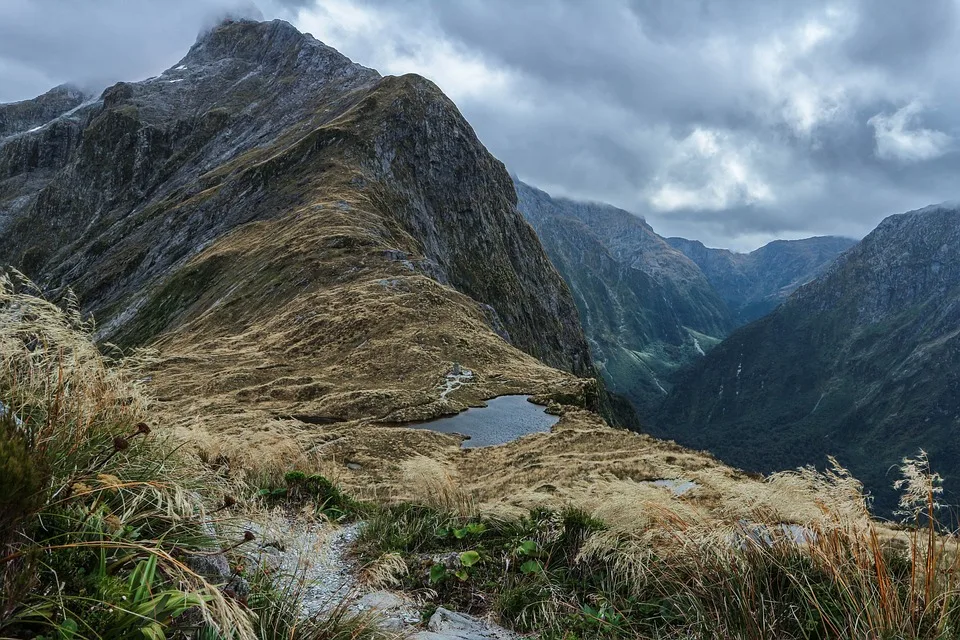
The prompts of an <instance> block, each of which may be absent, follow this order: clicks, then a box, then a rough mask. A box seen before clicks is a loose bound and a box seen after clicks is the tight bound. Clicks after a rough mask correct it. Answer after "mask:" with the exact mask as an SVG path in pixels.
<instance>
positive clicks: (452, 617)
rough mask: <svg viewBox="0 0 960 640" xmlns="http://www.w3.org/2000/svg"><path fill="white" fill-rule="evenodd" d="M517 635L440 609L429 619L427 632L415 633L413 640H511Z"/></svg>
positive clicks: (466, 616) (463, 615) (472, 618)
mask: <svg viewBox="0 0 960 640" xmlns="http://www.w3.org/2000/svg"><path fill="white" fill-rule="evenodd" d="M519 637H520V636H518V635H517V634H515V633H513V632H512V631H508V630H506V629H504V628H503V627H500V626H497V625H495V624H491V623H488V622H483V621H481V620H477V619H476V618H474V617H472V616H468V615H465V614H462V613H456V612H454V611H450V610H448V609H444V608H443V607H440V608H438V609H437V610H436V612H435V613H434V614H433V615H432V616H431V617H430V622H429V623H428V624H427V631H421V632H420V633H415V634H413V635H412V636H411V638H413V639H415V640H513V639H514V638H519Z"/></svg>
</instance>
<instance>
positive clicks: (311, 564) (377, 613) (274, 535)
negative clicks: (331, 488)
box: [251, 517, 520, 640]
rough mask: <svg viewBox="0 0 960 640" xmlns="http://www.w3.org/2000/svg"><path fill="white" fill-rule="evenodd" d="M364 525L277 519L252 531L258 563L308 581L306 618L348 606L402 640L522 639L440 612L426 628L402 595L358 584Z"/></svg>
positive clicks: (470, 620)
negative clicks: (354, 551) (357, 546)
mask: <svg viewBox="0 0 960 640" xmlns="http://www.w3.org/2000/svg"><path fill="white" fill-rule="evenodd" d="M361 527H363V523H354V524H349V525H342V526H341V525H333V524H328V523H317V522H304V521H298V520H289V519H286V518H283V517H277V518H275V519H272V520H270V521H268V522H267V523H265V524H264V523H261V524H256V525H252V528H253V529H254V530H255V533H256V534H258V535H257V539H258V540H260V544H259V547H258V550H257V551H256V553H255V556H256V557H253V558H251V559H252V560H254V561H257V562H263V563H265V564H266V565H267V566H268V567H269V568H270V569H271V570H274V571H279V572H281V573H282V574H284V575H290V576H292V579H295V580H302V581H303V596H304V599H303V614H304V616H308V615H314V614H318V613H321V614H322V613H323V612H324V611H329V610H332V609H334V608H336V607H338V606H342V605H343V603H346V606H347V608H348V610H349V611H351V612H354V613H357V614H373V615H374V617H375V618H376V619H377V622H378V625H379V626H380V627H381V628H382V629H383V630H384V631H385V632H388V633H394V634H396V637H397V638H410V639H411V640H515V639H518V638H519V637H520V636H518V635H516V634H514V633H512V632H510V631H508V630H506V629H503V628H502V627H499V626H497V625H494V624H491V623H487V622H484V621H482V620H478V619H476V618H474V617H472V616H467V615H464V614H460V613H456V612H453V611H449V610H447V609H444V608H442V607H441V608H439V609H437V611H436V612H435V613H434V614H433V616H431V618H430V620H429V621H428V622H427V623H426V625H423V624H421V615H420V611H419V609H418V607H417V606H416V604H415V603H414V602H413V601H412V600H410V599H409V598H407V597H406V596H405V595H404V594H402V593H397V592H392V591H384V590H371V589H370V588H368V587H366V586H364V585H363V584H362V583H361V581H360V580H359V579H358V575H359V567H358V566H357V563H356V562H355V561H354V560H353V558H352V557H351V556H350V548H351V546H352V545H353V543H354V542H355V541H356V540H357V538H358V536H359V535H360V530H361Z"/></svg>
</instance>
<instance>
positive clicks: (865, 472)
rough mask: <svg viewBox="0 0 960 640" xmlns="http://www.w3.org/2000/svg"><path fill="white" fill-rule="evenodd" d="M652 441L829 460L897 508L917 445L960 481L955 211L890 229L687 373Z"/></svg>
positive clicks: (934, 210)
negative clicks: (896, 486) (898, 470)
mask: <svg viewBox="0 0 960 640" xmlns="http://www.w3.org/2000/svg"><path fill="white" fill-rule="evenodd" d="M654 426H655V429H654V431H655V432H656V433H660V434H661V435H665V434H669V435H670V437H673V438H676V439H677V440H678V441H680V442H683V443H686V444H689V445H692V446H696V447H703V448H707V449H709V450H711V451H712V452H714V453H715V454H717V455H718V456H720V457H722V458H724V459H725V460H727V461H729V462H731V463H733V464H736V465H740V466H743V467H746V468H752V469H756V470H763V469H780V468H789V467H793V466H797V465H800V464H807V463H816V464H820V463H823V462H824V460H825V456H827V455H828V454H833V455H835V456H836V457H837V458H838V459H839V461H840V462H841V463H842V464H844V465H847V466H848V467H849V468H850V469H851V471H852V472H853V473H854V474H855V475H856V476H857V477H859V478H861V479H862V480H864V481H865V483H866V484H867V486H868V487H870V488H871V489H872V490H873V491H874V493H875V494H876V496H877V506H878V508H879V509H880V510H881V511H885V512H889V510H890V509H891V508H892V507H893V506H894V504H895V503H894V498H893V495H892V493H891V491H890V488H889V487H890V483H891V482H892V478H893V476H892V475H891V473H892V472H890V469H891V468H892V467H894V466H895V465H897V464H898V462H899V460H900V459H901V458H902V457H903V456H905V455H913V454H916V452H917V449H918V448H921V447H922V448H924V449H926V450H927V451H928V452H929V454H930V458H931V461H932V466H933V467H934V468H935V469H937V470H938V471H941V472H942V473H943V474H944V476H945V478H946V481H947V486H948V487H952V488H953V490H956V488H957V480H958V479H960V463H958V460H960V457H958V454H960V448H958V445H957V437H956V435H957V429H958V427H960V209H958V207H957V206H955V205H940V206H933V207H928V208H926V209H921V210H918V211H913V212H909V213H905V214H901V215H895V216H891V217H889V218H887V219H885V220H884V221H883V222H882V223H881V224H880V225H879V226H878V227H877V228H876V230H874V231H873V232H872V233H871V234H870V235H868V236H867V237H866V238H864V239H863V240H862V241H861V242H860V243H859V244H858V245H857V246H855V247H853V248H852V249H850V250H849V251H847V252H846V253H844V254H843V255H841V256H840V258H839V259H838V260H837V261H836V262H835V263H834V264H833V265H832V266H831V267H830V268H829V269H828V270H827V271H826V272H825V273H823V274H822V275H821V276H820V277H819V278H818V279H817V280H815V281H814V282H812V283H809V284H807V285H805V286H803V287H801V288H800V289H798V290H797V291H796V292H795V293H794V294H793V295H792V296H790V297H789V298H788V299H787V301H786V302H785V303H784V304H783V305H782V306H780V307H779V308H778V309H776V310H775V311H774V312H773V313H771V314H770V315H768V316H766V317H764V318H761V319H760V320H758V321H756V322H754V323H753V324H750V325H747V326H746V327H743V328H742V329H740V330H738V331H736V332H735V333H733V335H731V336H730V337H729V338H727V339H726V340H725V341H724V342H722V343H721V344H720V345H719V346H717V347H716V348H715V349H714V350H713V351H711V352H710V354H709V355H708V356H707V357H706V358H703V359H702V360H701V361H699V362H698V363H696V364H695V365H694V366H693V367H692V368H691V369H690V370H688V371H687V372H686V373H685V375H684V377H683V378H682V380H681V381H680V382H678V384H677V385H676V386H675V387H674V389H673V390H672V391H671V393H670V395H669V397H668V398H667V399H666V401H665V403H664V407H663V409H662V412H661V415H660V416H659V420H658V421H657V422H656V423H655V425H654Z"/></svg>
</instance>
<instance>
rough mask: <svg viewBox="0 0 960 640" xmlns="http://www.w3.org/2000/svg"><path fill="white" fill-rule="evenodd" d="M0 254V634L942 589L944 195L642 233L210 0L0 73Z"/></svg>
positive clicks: (760, 619)
mask: <svg viewBox="0 0 960 640" xmlns="http://www.w3.org/2000/svg"><path fill="white" fill-rule="evenodd" d="M0 267H2V270H0V636H3V637H16V638H21V637H23V638H27V637H39V638H54V637H56V638H78V639H79V638H81V637H82V638H117V639H120V638H151V639H154V638H178V639H183V638H189V639H195V638H196V639H199V638H203V639H209V640H227V639H228V638H229V639H231V640H236V639H240V640H266V639H268V638H270V639H276V638H287V639H290V640H323V639H331V638H356V639H358V640H360V639H365V638H367V639H369V638H387V637H410V638H420V639H421V640H445V639H446V640H456V639H460V640H463V639H474V638H501V639H506V638H509V639H514V638H520V637H541V638H544V639H550V638H555V639H557V640H560V639H563V640H573V639H579V638H583V639H586V638H623V639H627V638H638V637H642V638H681V637H683V638H707V637H729V638H749V639H751V640H752V639H762V638H770V639H774V638H777V639H779V638H811V637H815V638H847V637H853V638H876V637H889V638H893V637H908V638H929V639H931V640H932V639H933V638H947V637H956V629H960V605H958V604H957V603H958V602H960V600H958V599H957V598H956V597H955V596H956V594H957V593H960V572H957V571H956V561H955V559H956V558H958V557H960V549H958V543H957V541H956V539H955V537H949V536H942V535H941V534H942V533H943V526H942V525H943V523H938V522H937V521H936V517H935V513H934V511H935V507H936V505H937V500H939V499H940V497H939V493H938V491H939V484H938V483H939V477H938V476H936V475H934V474H933V473H932V472H931V471H930V469H929V468H927V467H926V463H927V459H926V458H925V457H924V455H923V454H921V455H920V457H919V458H916V459H915V460H913V461H910V460H906V461H904V460H903V459H904V458H909V457H914V456H917V455H918V450H920V449H923V450H925V451H926V452H928V453H929V462H930V463H931V465H932V468H933V469H935V470H936V471H939V472H940V473H942V474H943V479H944V482H945V486H946V488H947V490H948V491H947V495H948V496H950V497H953V496H955V495H956V492H957V491H958V490H960V450H958V447H957V444H956V443H957V441H958V440H957V433H958V429H960V207H958V206H955V205H949V204H943V205H936V206H930V207H927V208H925V209H921V210H918V211H912V212H909V213H904V214H900V215H893V216H890V217H888V218H886V219H885V220H884V221H883V222H882V223H881V224H880V225H879V226H878V227H877V228H876V229H875V230H874V231H873V232H872V233H870V234H869V235H867V236H866V237H865V238H864V239H863V240H861V241H859V242H858V241H856V240H853V239H848V238H840V237H812V238H807V239H802V240H778V241H775V242H771V243H770V244H767V245H765V246H763V247H760V248H759V249H757V250H755V251H752V252H750V253H736V252H732V251H728V250H725V249H714V248H708V247H706V246H705V245H704V244H703V243H701V242H699V241H697V240H691V239H684V238H675V237H669V238H665V237H662V236H660V235H658V234H657V233H656V232H655V231H654V229H653V228H652V227H651V226H650V225H649V224H647V222H646V220H645V219H644V218H643V217H641V216H639V215H636V214H634V213H631V212H628V211H624V210H622V209H618V208H616V207H613V206H610V205H607V204H601V203H594V202H580V201H575V200H570V199H566V198H560V197H552V196H550V195H548V194H547V193H545V192H544V191H541V190H539V189H537V188H536V187H533V186H531V185H529V184H526V183H525V182H523V181H521V179H520V177H517V176H511V174H510V172H509V171H508V168H507V167H506V166H505V165H504V164H503V163H502V162H500V161H499V160H498V159H497V158H495V157H494V156H493V155H492V154H491V153H490V152H489V151H488V150H487V149H486V148H485V147H484V146H483V144H482V143H481V141H480V140H479V138H478V136H477V135H476V133H475V132H474V130H473V128H472V127H471V125H470V124H469V123H468V122H467V120H466V119H465V118H464V117H463V115H462V114H461V113H460V111H459V110H458V108H457V106H456V105H455V104H454V103H453V102H452V101H451V100H450V99H449V98H447V96H446V95H444V93H443V92H442V91H441V88H439V87H438V86H437V85H435V84H434V83H433V82H431V81H430V80H427V79H425V78H423V77H421V76H418V75H415V74H408V75H402V76H382V75H381V74H380V73H379V72H377V71H375V70H373V69H369V68H366V67H363V66H361V65H359V64H356V63H354V62H352V61H351V60H349V59H348V58H347V57H345V56H344V55H342V54H341V53H339V52H338V51H336V50H334V49H333V48H331V47H329V46H327V45H325V44H323V43H321V42H319V41H318V40H316V39H315V38H314V37H312V36H311V35H309V34H304V33H301V32H300V31H298V30H297V29H296V28H295V27H294V26H292V25H290V24H288V23H287V22H284V21H281V20H274V21H269V22H262V21H256V20H248V19H233V18H230V19H225V20H223V21H221V22H219V23H217V24H216V25H215V26H213V27H212V28H210V29H208V30H205V31H203V32H202V33H201V34H200V35H199V37H198V38H197V40H196V43H195V44H194V45H193V46H192V47H191V48H190V50H189V51H188V52H187V53H186V55H185V56H184V57H183V58H182V59H181V60H179V61H178V62H176V64H174V65H172V66H171V67H170V68H169V69H167V70H166V71H164V72H163V73H161V74H160V75H157V76H155V77H152V78H149V79H146V80H141V81H131V82H119V83H116V84H114V85H112V86H110V87H108V88H106V89H105V90H103V91H102V92H100V93H97V94H89V93H86V92H84V91H82V90H80V89H77V88H74V87H72V86H59V87H56V88H54V89H51V90H50V91H49V92H47V93H45V94H43V95H41V96H39V97H37V98H34V99H32V100H26V101H22V102H17V103H12V104H3V105H0ZM504 396H514V397H510V398H504ZM516 396H521V397H516ZM488 401H489V404H488ZM463 412H467V413H466V414H464V413H463ZM482 412H486V413H482ZM467 416H469V420H468V419H466V417H467ZM461 418H464V419H463V420H461ZM437 419H442V420H437ZM434 420H437V422H432V421H434ZM452 421H457V422H455V423H453V422H452ZM508 421H510V422H511V428H510V429H501V428H500V427H502V426H503V425H502V424H500V422H504V423H506V422H508ZM468 422H469V424H470V425H471V427H470V428H472V429H474V431H473V434H474V435H473V436H471V435H470V433H468V432H467V430H466V427H463V428H461V427H460V425H466V424H467V423H468ZM495 423H496V424H495ZM451 424H453V426H451ZM517 424H518V425H519V426H518V427H517V426H516V425H517ZM440 425H443V427H442V428H441V426H440ZM514 427H516V428H514ZM501 432H503V433H508V436H507V437H503V438H501V439H499V440H496V439H495V436H499V434H500V433H501ZM478 433H479V435H481V436H484V437H476V435H477V434H478ZM486 436H490V437H489V438H487V437H486ZM471 438H473V440H474V442H473V443H471V442H470V440H471ZM491 442H492V443H493V444H490V443H491ZM471 445H475V446H471ZM830 456H833V457H834V458H835V461H834V462H829V463H828V460H829V459H830ZM898 467H900V468H899V469H898ZM848 470H849V471H848ZM901 475H902V476H903V478H904V482H905V484H904V485H902V486H906V495H907V498H908V500H907V503H908V507H909V506H911V505H913V507H912V508H914V509H915V510H914V511H911V514H913V515H914V516H916V517H914V518H913V519H912V520H911V521H910V522H901V523H898V524H897V525H896V526H894V525H893V524H891V523H889V522H881V521H880V520H878V518H877V517H878V516H890V515H891V514H892V513H893V511H894V509H895V507H896V506H897V500H898V497H902V494H900V495H899V496H898V494H896V493H894V491H893V489H892V485H893V482H894V481H895V480H897V479H898V478H900V477H901ZM861 482H862V483H863V484H861ZM864 487H865V488H866V493H865V491H864ZM917 487H920V488H921V489H917ZM867 493H869V494H870V495H869V496H868V495H867ZM917 496H920V498H919V499H916V498H917ZM870 497H872V498H874V502H873V510H872V511H871V509H870V504H871V502H870ZM910 500H913V502H911V501H910ZM918 500H919V501H918ZM916 504H919V505H920V507H916V506H915V505H916ZM901 506H902V504H901ZM917 509H919V510H917ZM8 514H10V515H8ZM948 545H952V546H948ZM944 549H947V551H944ZM318 567H319V568H318ZM921 581H922V582H923V588H920V586H918V585H920V582H921ZM520 633H523V634H527V635H524V636H520V635H518V634H520ZM391 634H392V635H391ZM530 634H537V635H536V636H533V635H530Z"/></svg>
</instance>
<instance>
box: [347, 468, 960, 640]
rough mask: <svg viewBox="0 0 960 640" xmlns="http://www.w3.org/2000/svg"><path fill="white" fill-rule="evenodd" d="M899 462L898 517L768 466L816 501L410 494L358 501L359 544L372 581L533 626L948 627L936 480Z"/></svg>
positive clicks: (838, 634)
mask: <svg viewBox="0 0 960 640" xmlns="http://www.w3.org/2000/svg"><path fill="white" fill-rule="evenodd" d="M901 472H902V475H903V479H902V480H901V481H900V482H898V483H897V486H898V488H899V489H900V490H901V492H902V496H903V499H902V501H901V515H902V517H903V521H902V522H900V523H882V522H878V521H876V520H875V519H873V518H872V517H871V513H870V509H869V500H868V498H867V496H865V494H864V492H863V488H862V485H861V484H860V483H859V482H858V481H857V480H856V479H855V478H853V477H852V476H851V475H850V474H849V473H848V472H847V471H846V470H845V469H843V468H842V467H840V465H838V464H837V463H836V461H832V466H831V468H829V469H827V470H826V471H818V470H815V469H813V468H805V469H800V470H797V471H793V472H787V473H782V474H776V475H775V476H773V477H771V478H770V479H769V482H770V483H771V485H773V486H776V487H779V488H781V489H782V490H783V491H784V492H786V493H790V494H791V495H793V496H797V495H802V496H804V497H805V498H807V499H809V500H810V501H811V503H816V504H817V505H818V507H819V508H818V512H819V515H817V516H812V517H810V518H808V520H807V521H805V522H803V523H800V522H784V521H782V520H780V518H779V516H778V514H777V513H776V512H774V511H766V512H765V511H761V510H756V509H755V510H753V511H752V512H750V515H749V517H747V516H746V515H745V514H746V513H747V510H745V509H744V508H743V507H742V506H740V507H738V508H737V509H736V511H735V513H736V515H734V516H732V517H731V518H730V519H727V520H725V519H724V517H723V514H715V515H716V516H717V517H709V518H708V517H704V515H703V514H702V513H700V514H699V515H698V513H697V512H696V510H694V509H691V508H689V505H687V504H686V503H685V502H684V501H683V500H682V499H677V500H675V501H674V503H673V504H668V503H664V502H663V501H659V502H653V501H651V502H647V503H643V504H633V505H627V504H624V503H622V500H624V499H626V498H617V499H615V500H607V501H606V502H605V501H604V500H603V499H602V497H601V498H600V499H598V500H597V504H596V505H594V508H593V509H589V510H587V511H584V510H577V509H566V510H560V511H551V510H544V509H535V510H533V511H530V512H529V514H528V515H525V516H523V517H510V518H505V517H496V516H492V515H483V514H478V513H476V512H473V513H464V512H462V511H460V510H459V509H458V508H457V505H458V504H459V503H460V502H462V501H461V500H452V501H451V500H439V501H437V500H434V501H427V500H424V501H420V502H419V504H418V503H402V504H397V505H394V506H391V507H387V508H384V509H382V510H380V511H379V512H376V513H373V514H372V515H371V516H370V518H369V521H368V523H367V526H366V528H365V529H364V531H363V533H362V536H361V540H360V542H359V551H360V554H361V557H362V558H363V560H364V561H366V562H367V563H368V567H369V569H368V572H369V573H370V574H371V575H373V576H374V579H375V581H377V582H379V583H387V584H390V583H393V584H400V585H402V586H403V588H405V589H407V590H409V591H413V592H415V593H417V594H418V595H419V596H420V597H421V598H424V599H425V600H427V601H428V602H431V603H433V604H435V605H446V606H450V607H453V608H457V609H459V610H462V611H469V612H471V613H474V614H478V615H487V614H492V615H494V616H495V617H497V618H498V619H499V620H501V621H502V622H503V623H504V624H507V625H508V626H511V627H513V628H515V629H517V630H520V631H528V632H537V633H538V634H539V637H541V638H544V639H546V638H557V639H561V638H563V639H574V638H624V639H626V638H744V639H751V640H753V639H756V640H760V639H771V640H773V639H782V638H864V639H866V638H917V639H920V638H922V639H930V640H933V639H941V638H956V637H960V605H958V602H960V601H958V599H957V595H958V593H960V588H958V587H960V571H958V570H960V566H958V562H960V561H958V549H957V539H956V537H955V536H954V535H953V534H952V533H950V532H948V531H946V530H945V528H944V525H943V524H942V523H940V522H938V520H937V514H938V512H939V511H940V509H941V507H940V505H939V502H938V497H939V496H940V495H941V490H940V478H939V476H937V475H936V474H934V473H933V472H931V470H930V468H929V463H928V461H927V458H926V456H925V454H923V453H921V454H920V455H919V456H918V457H917V458H911V459H906V460H904V462H903V466H902V469H901ZM440 495H444V492H440ZM623 495H626V494H623ZM637 499H638V500H641V501H642V500H643V497H642V495H639V496H638V497H637ZM618 500H620V502H618Z"/></svg>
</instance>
